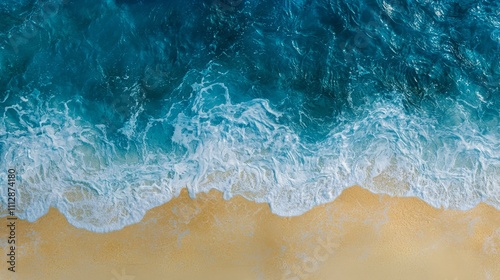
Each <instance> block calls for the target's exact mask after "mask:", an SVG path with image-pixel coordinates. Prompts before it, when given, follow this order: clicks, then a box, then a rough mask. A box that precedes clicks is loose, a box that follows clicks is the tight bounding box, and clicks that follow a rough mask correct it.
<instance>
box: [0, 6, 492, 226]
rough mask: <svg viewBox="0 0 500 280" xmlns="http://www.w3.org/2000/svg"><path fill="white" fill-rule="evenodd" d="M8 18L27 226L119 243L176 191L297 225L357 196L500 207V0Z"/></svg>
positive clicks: (10, 107)
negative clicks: (256, 208) (50, 219)
mask: <svg viewBox="0 0 500 280" xmlns="http://www.w3.org/2000/svg"><path fill="white" fill-rule="evenodd" d="M0 15H1V17H0V38H1V40H0V113H1V114H2V116H3V117H2V119H1V120H0V155H1V158H2V161H1V162H0V170H5V172H7V169H8V168H16V170H17V174H18V175H19V177H18V197H19V199H20V201H19V203H18V209H19V210H18V211H19V212H18V213H17V214H18V216H19V217H20V218H23V219H28V220H30V221H34V220H36V219H37V218H39V217H40V216H42V215H44V214H45V213H46V212H47V210H48V208H49V207H56V208H58V209H59V210H60V211H62V212H63V213H64V214H65V215H66V217H67V218H68V220H69V221H70V222H71V223H72V224H73V225H75V226H77V227H82V228H86V229H88V230H92V231H98V232H102V231H110V230H116V229H120V228H122V227H123V226H125V225H128V224H131V223H134V222H138V221H139V220H140V219H141V218H142V216H143V215H144V213H145V212H146V211H147V210H148V209H150V208H152V207H154V206H157V205H160V204H163V203H165V202H167V201H168V200H170V199H171V198H172V197H174V196H176V195H178V194H179V192H180V190H181V189H182V188H187V189H188V191H189V193H190V195H191V196H192V197H195V196H196V194H197V193H200V192H205V191H208V190H210V189H218V190H220V191H222V192H223V193H224V197H225V198H230V197H232V196H235V195H243V196H244V197H246V198H248V199H250V200H253V201H257V202H267V203H269V205H270V206H271V209H272V211H273V212H274V213H276V214H278V215H283V216H291V215H300V214H302V213H304V212H305V211H307V210H309V209H311V208H312V207H314V206H315V205H318V204H322V203H326V202H329V201H332V200H334V199H335V198H336V197H337V196H338V195H339V194H340V192H341V191H342V190H343V189H345V188H347V187H349V186H351V185H354V184H359V185H361V186H363V187H365V188H367V189H370V190H372V191H374V192H379V193H380V192H381V193H389V194H392V195H397V196H417V197H419V198H421V199H423V200H424V201H426V202H427V203H429V204H431V205H433V206H435V207H446V208H459V209H469V208H471V207H473V206H475V205H476V204H478V203H480V202H485V203H488V204H490V205H493V206H495V207H496V208H499V209H500V123H499V121H500V2H497V1H481V3H476V2H475V1H443V0H441V1H425V0H418V1H417V0H413V1H403V0H401V1H399V0H387V1H381V0H378V1H347V0H345V1H340V0H339V1H336V0H330V1H326V0H321V1H311V0H307V1H284V0H281V1H277V0H275V1H271V0H255V1H254V0H247V1H243V0H206V1H201V0H197V1H195V0H184V1H179V0H174V1H168V2H164V1H111V0H108V1H73V0H59V1H5V0H4V1H2V2H1V3H0ZM4 177H5V178H6V176H4ZM2 182H3V179H2ZM0 194H2V196H1V200H0V203H1V204H2V206H3V208H7V207H6V205H7V189H6V188H1V189H0Z"/></svg>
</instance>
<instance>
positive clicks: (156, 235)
mask: <svg viewBox="0 0 500 280" xmlns="http://www.w3.org/2000/svg"><path fill="white" fill-rule="evenodd" d="M3 228H4V229H2V232H1V236H0V242H1V244H2V246H3V247H4V252H5V253H3V254H2V255H3V256H5V254H6V251H5V249H6V248H5V246H4V245H3V244H7V243H6V238H5V237H6V236H7V232H6V229H5V227H3ZM17 238H18V244H19V248H18V250H17V255H18V258H17V264H16V269H17V272H16V273H15V274H14V273H11V272H9V271H7V266H6V263H5V261H2V263H3V264H2V270H1V271H0V279H6V280H8V279H22V280H24V279H27V280H32V279H39V280H44V279H47V280H58V279H61V280H62V279H64V280H66V279H71V280H78V279H93V280H101V279H102V280H112V279H115V280H132V279H135V280H141V279H151V280H156V279H168V280H170V279H189V280H192V279H241V280H244V279H279V280H281V279H290V280H291V279H311V280H312V279H370V280H375V279H384V280H390V279H442V280H447V279H450V280H455V279H460V280H462V279H471V280H472V279H474V280H476V279H500V265H499V264H500V211H498V210H496V209H494V208H493V207H490V206H487V205H484V204H480V205H478V206H477V207H476V208H474V209H472V210H469V211H455V210H442V209H435V208H433V207H431V206H429V205H427V204H426V203H424V202H422V201H421V200H419V199H416V198H395V197H389V196H387V195H378V194H373V193H370V192H369V191H366V190H364V189H362V188H360V187H352V188H349V189H347V190H345V191H344V192H343V193H342V195H341V196H340V197H339V198H337V199H336V200H335V201H333V202H331V203H328V204H325V205H322V206H318V207H316V208H314V209H312V210H311V211H309V212H307V213H305V214H303V215H301V216H298V217H291V218H284V217H278V216H276V215H274V214H272V213H271V212H270V209H269V207H268V206H267V205H266V204H256V203H253V202H250V201H247V200H245V199H243V198H241V197H235V198H232V199H230V200H228V201H226V200H224V199H223V198H222V195H221V193H219V192H217V191H212V192H210V193H208V194H200V195H198V197H197V198H196V199H195V200H192V199H190V198H189V196H188V195H187V193H186V192H183V193H182V194H181V195H180V196H179V197H177V198H175V199H173V200H172V201H170V202H168V203H167V204H165V205H162V206H160V207H157V208H154V209H152V210H150V211H149V212H148V213H147V215H146V216H145V217H144V219H143V220H142V221H141V222H140V223H138V224H135V225H131V226H128V227H126V228H124V229H122V230H119V231H115V232H110V233H104V234H102V233H93V232H89V231H86V230H83V229H78V228H75V227H73V226H72V225H70V224H69V223H68V222H67V221H66V219H65V218H64V216H63V215H61V214H60V213H59V212H58V211H57V210H56V209H51V210H50V211H49V213H48V214H47V215H45V216H44V217H42V218H40V219H39V220H38V221H36V222H34V223H29V222H26V221H18V222H17ZM4 258H5V259H6V257H4Z"/></svg>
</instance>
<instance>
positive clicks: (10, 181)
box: [7, 168, 17, 272]
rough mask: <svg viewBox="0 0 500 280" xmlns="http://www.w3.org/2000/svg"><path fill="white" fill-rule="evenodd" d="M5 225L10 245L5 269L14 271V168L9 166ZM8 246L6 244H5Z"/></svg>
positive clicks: (15, 218)
mask: <svg viewBox="0 0 500 280" xmlns="http://www.w3.org/2000/svg"><path fill="white" fill-rule="evenodd" d="M7 195H8V198H7V201H8V202H7V211H8V215H7V227H8V228H9V230H8V232H9V236H8V238H7V243H8V244H9V245H10V247H9V248H8V249H7V251H9V253H8V254H7V263H8V264H9V266H8V267H7V269H8V270H9V271H11V272H16V220H17V217H16V170H15V169H13V168H10V169H9V170H8V175H7ZM7 247H8V245H7Z"/></svg>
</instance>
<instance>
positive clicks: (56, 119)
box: [1, 83, 500, 232]
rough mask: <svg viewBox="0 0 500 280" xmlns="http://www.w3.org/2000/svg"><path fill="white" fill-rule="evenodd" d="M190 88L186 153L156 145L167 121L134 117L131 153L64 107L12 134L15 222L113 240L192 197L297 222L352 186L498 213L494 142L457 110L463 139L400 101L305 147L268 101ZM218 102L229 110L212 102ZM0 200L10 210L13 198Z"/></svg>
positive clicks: (179, 123) (180, 129) (129, 131)
mask: <svg viewBox="0 0 500 280" xmlns="http://www.w3.org/2000/svg"><path fill="white" fill-rule="evenodd" d="M192 87H193V94H194V95H195V97H194V102H193V103H192V108H191V110H192V112H194V113H193V114H191V115H189V114H188V113H186V112H180V113H178V114H177V115H176V116H175V120H174V122H173V126H174V131H173V136H172V139H171V140H172V142H173V143H174V145H176V147H178V148H177V149H176V151H172V152H169V153H166V152H164V151H159V150H156V149H153V148H151V147H150V144H148V139H149V138H151V137H153V136H154V135H153V134H151V133H150V131H149V130H150V129H151V128H152V127H154V126H155V125H161V124H163V123H164V122H167V119H166V118H165V119H150V121H149V123H148V124H147V126H146V128H145V129H143V130H140V128H138V127H137V125H135V121H136V118H137V114H132V115H131V117H130V118H131V119H130V120H129V121H128V122H127V123H126V125H128V126H125V127H124V128H123V129H122V130H123V132H124V133H125V134H126V137H127V138H128V139H132V138H133V139H139V140H140V141H142V142H132V143H133V144H134V145H135V146H136V148H134V147H133V145H129V147H128V148H127V149H124V148H123V147H118V146H116V143H115V142H113V141H111V140H110V139H108V135H107V134H106V128H105V127H104V126H103V125H99V124H98V125H91V124H89V123H87V122H85V121H83V120H80V119H73V118H72V117H71V116H70V114H69V110H68V106H67V103H65V104H63V105H64V106H59V107H58V108H63V109H62V110H60V111H58V110H56V109H53V108H52V109H51V108H46V114H48V115H50V118H49V117H42V118H41V119H40V120H41V121H40V123H39V125H35V126H31V127H32V128H31V130H30V131H29V133H28V132H27V133H22V134H17V132H13V133H12V134H9V136H8V137H6V138H5V139H7V141H6V142H4V143H2V145H3V148H2V159H3V161H2V164H1V166H2V168H3V169H4V170H6V168H7V165H6V162H10V163H15V165H16V169H17V170H18V175H19V184H18V188H19V198H20V203H19V205H18V208H19V211H20V212H18V215H19V217H20V218H22V219H26V220H29V221H34V220H36V219H38V218H39V217H41V216H42V215H44V214H45V213H46V212H47V211H48V208H49V207H51V206H53V207H56V208H58V209H59V210H60V211H61V212H62V213H64V215H65V216H66V217H67V218H68V220H69V222H70V223H71V224H73V225H75V226H77V227H81V228H85V229H88V230H91V231H96V232H104V231H111V230H117V229H120V228H122V227H124V226H126V225H128V224H131V223H135V222H138V221H140V220H141V219H142V217H143V215H144V214H145V212H146V211H147V210H149V209H151V208H153V207H155V206H158V205H161V204H163V203H165V202H167V201H169V200H170V199H171V198H172V197H175V196H177V195H178V194H179V193H180V190H181V189H182V188H184V187H185V188H187V189H188V191H189V193H190V195H191V196H193V197H194V196H196V194H197V193H200V192H207V191H209V190H210V189H218V190H220V191H221V192H223V193H224V197H225V198H226V199H229V198H231V197H233V196H235V195H242V196H244V197H246V198H247V199H250V200H253V201H257V202H267V203H269V205H270V207H271V209H272V211H273V212H274V213H275V214H277V215H282V216H293V215H300V214H302V213H304V212H305V211H308V210H310V209H311V208H313V207H314V206H316V205H319V204H322V203H326V202H329V201H332V200H334V199H335V198H336V197H337V196H338V195H339V194H340V193H341V191H342V190H343V189H345V188H347V187H349V186H352V185H355V184H358V185H361V186H363V187H365V188H367V189H370V190H372V191H374V192H383V193H389V194H392V195H398V196H417V197H419V198H421V199H423V200H424V201H426V202H427V203H429V204H430V205H432V206H435V207H446V208H458V209H469V208H471V207H474V206H475V205H476V204H478V203H479V202H486V203H488V204H490V205H493V206H495V207H496V208H498V209H500V189H499V188H498V186H499V185H500V158H499V155H500V141H499V139H500V138H499V135H498V130H496V129H495V128H494V127H493V128H492V129H491V130H489V131H482V132H481V131H479V129H478V127H477V126H476V125H475V124H474V123H472V122H468V121H464V120H466V119H467V111H466V110H463V109H462V108H461V106H462V105H460V103H456V104H454V105H451V106H452V107H450V108H448V109H449V110H450V112H454V115H450V116H449V119H447V120H446V121H454V122H457V123H460V124H459V125H457V126H454V127H455V130H446V129H442V126H440V124H439V123H437V121H436V120H433V119H430V118H427V116H426V115H425V114H423V113H422V114H421V115H420V116H419V117H418V118H417V117H415V116H409V115H408V114H407V113H405V111H404V110H403V109H402V108H401V106H400V105H399V104H400V103H399V101H398V100H391V101H379V102H374V103H373V104H372V105H371V108H369V109H367V110H365V111H363V112H361V113H360V114H358V116H357V117H356V118H355V119H350V120H349V122H347V121H346V122H344V123H341V124H340V125H338V126H336V128H334V129H332V131H331V132H330V134H329V135H328V136H327V137H326V138H325V139H324V140H321V141H318V142H315V143H309V142H308V143H306V142H304V141H301V139H300V137H299V136H298V135H297V133H296V132H294V131H293V130H292V129H291V128H290V127H287V126H286V125H283V124H280V122H279V119H280V117H282V116H283V113H282V112H279V111H276V110H275V109H273V108H272V107H271V106H270V104H269V103H268V101H267V100H265V99H254V100H252V101H248V102H243V103H232V102H231V100H230V98H229V94H228V92H227V91H228V87H227V86H226V85H224V84H223V83H215V84H209V85H205V84H203V83H200V84H193V86H192ZM214 90H217V91H219V93H217V94H216V96H219V97H220V96H223V98H218V99H214V97H213V96H214V95H212V94H210V92H211V91H214ZM220 91H222V93H223V94H222V95H221V94H220ZM445 105H447V106H450V104H445ZM137 108H138V110H139V108H140V107H139V105H138V107H137ZM9 110H13V111H11V113H14V112H15V114H13V115H18V116H19V119H20V120H26V121H29V116H30V114H33V112H32V111H29V110H28V109H24V110H23V109H21V106H11V107H10V108H7V111H9ZM9 122H12V123H15V120H12V119H11V117H9V116H7V115H6V116H4V119H3V121H2V122H1V126H2V127H1V129H2V130H3V131H13V130H11V129H9V130H7V127H8V126H12V124H9ZM26 126H27V125H26ZM13 139H16V140H13ZM1 192H2V201H1V203H2V204H3V205H6V200H5V198H6V197H7V196H6V195H5V193H4V192H5V188H2V190H1Z"/></svg>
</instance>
